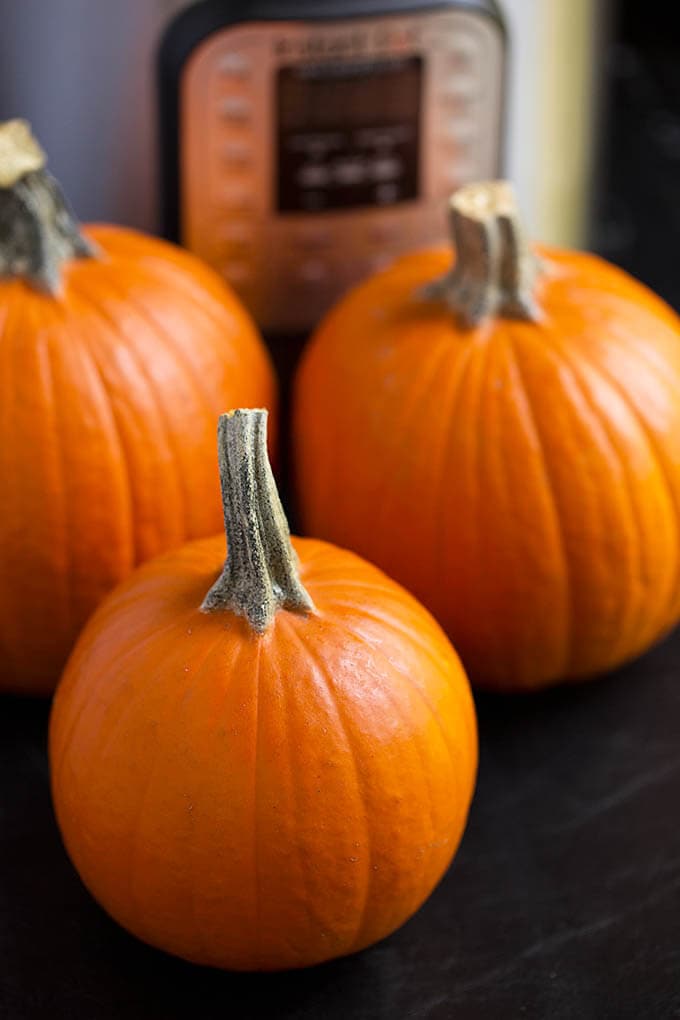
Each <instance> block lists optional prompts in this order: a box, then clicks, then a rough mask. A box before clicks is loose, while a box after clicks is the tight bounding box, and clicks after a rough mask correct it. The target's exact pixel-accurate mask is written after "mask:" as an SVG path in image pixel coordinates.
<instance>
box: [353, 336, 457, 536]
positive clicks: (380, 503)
mask: <svg viewBox="0 0 680 1020" xmlns="http://www.w3.org/2000/svg"><path fill="white" fill-rule="evenodd" d="M449 351H450V341H449V338H448V337H444V338H443V339H442V340H441V341H440V342H439V343H437V344H435V345H434V348H433V350H432V351H430V352H429V356H428V357H427V358H426V359H425V361H424V362H421V363H420V364H419V365H418V367H417V369H416V372H415V373H414V374H416V375H417V376H418V377H419V379H418V383H417V384H414V386H413V390H412V393H411V394H410V400H409V402H408V403H407V404H406V406H405V407H403V408H402V413H401V414H400V415H399V418H398V419H397V420H396V421H395V422H394V425H393V427H392V429H391V433H392V444H391V451H390V455H388V456H385V457H384V458H383V463H382V468H383V470H382V471H380V472H378V471H376V476H377V482H376V484H375V488H374V495H373V504H372V505H373V507H374V513H375V516H374V519H373V521H372V522H371V527H372V528H373V529H374V531H375V534H377V535H380V534H381V531H382V528H383V527H384V519H385V515H386V514H388V513H390V512H391V507H390V504H389V500H385V499H382V498H381V494H382V492H383V491H384V490H385V488H386V482H388V481H389V479H390V478H391V477H392V476H393V475H395V473H396V472H395V468H396V466H397V465H398V463H399V461H400V459H401V455H402V452H403V437H404V436H408V433H409V431H410V423H411V421H413V420H415V419H417V418H418V416H419V414H420V413H421V412H422V409H423V407H424V406H425V405H426V403H427V402H428V400H429V399H430V389H431V385H432V383H433V381H434V380H435V379H436V378H437V375H438V372H439V369H440V367H441V364H442V363H443V362H444V360H445V358H446V356H448V355H449ZM340 448H341V447H340V446H339V445H338V446H336V449H337V450H339V449H340ZM376 467H377V465H376ZM387 487H389V486H387ZM366 504H367V505H371V501H370V500H368V499H367V500H366Z"/></svg>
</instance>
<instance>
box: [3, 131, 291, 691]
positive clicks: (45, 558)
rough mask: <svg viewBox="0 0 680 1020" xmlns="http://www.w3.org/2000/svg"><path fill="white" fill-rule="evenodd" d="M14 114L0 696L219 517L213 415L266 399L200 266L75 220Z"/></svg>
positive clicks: (7, 242)
mask: <svg viewBox="0 0 680 1020" xmlns="http://www.w3.org/2000/svg"><path fill="white" fill-rule="evenodd" d="M44 167H45V157H44V154H43V153H42V151H41V150H40V148H39V147H38V145H37V143H36V142H35V141H34V140H33V139H32V137H31V135H30V131H29V129H28V127H27V125H26V124H24V123H23V122H21V121H11V122H8V123H6V124H4V125H0V479H1V480H2V494H1V496H0V663H1V664H0V689H3V688H4V689H6V690H7V689H10V690H15V691H20V692H24V693H38V692H44V693H46V692H49V691H50V690H52V689H53V687H54V685H55V684H56V681H57V679H58V676H59V674H60V672H61V670H62V668H63V665H64V662H65V661H66V658H67V656H68V653H69V651H70V649H71V647H72V645H73V642H74V640H75V638H76V636H77V634H78V632H79V630H80V628H81V627H82V625H83V623H84V622H85V620H86V619H87V617H88V616H89V615H90V613H91V612H92V610H93V609H94V608H95V606H96V605H97V604H98V603H99V602H100V600H101V598H102V597H103V596H104V595H105V594H106V592H108V591H109V590H110V589H111V588H112V587H113V586H114V585H115V584H116V583H117V582H118V581H119V580H121V578H123V577H125V576H126V575H127V574H128V573H129V572H130V571H131V570H132V569H133V567H134V566H135V565H136V564H138V563H140V562H141V561H143V560H146V559H148V558H149V557H151V556H154V555H156V554H157V553H160V552H162V551H164V550H166V549H168V548H170V547H172V546H177V545H181V544H182V543H183V542H185V541H186V540H187V539H191V538H198V537H201V536H204V535H210V534H214V533H215V532H216V531H217V530H218V529H219V526H220V516H221V511H220V500H219V489H218V486H217V483H216V471H215V449H214V435H213V433H214V421H215V417H216V416H217V415H218V414H219V413H220V412H222V411H224V410H226V409H228V408H229V407H233V406H234V404H235V403H242V402H247V403H257V404H264V405H266V406H268V407H271V408H274V407H275V404H276V390H275V382H274V377H273V372H272V369H271V366H270V363H269V359H268V356H267V353H266V351H265V349H264V346H263V344H262V342H261V340H260V338H259V336H258V334H257V332H256V329H255V327H254V325H253V323H252V321H251V320H250V318H249V316H248V315H247V313H246V312H245V310H244V309H243V308H242V306H241V305H240V303H239V302H238V300H237V299H236V297H235V296H234V295H233V294H232V293H231V291H229V290H228V289H227V288H226V287H225V286H224V285H223V283H222V282H221V281H220V280H219V279H218V277H217V276H216V275H214V274H213V272H212V271H211V270H209V269H208V268H206V267H205V266H203V265H202V264H201V263H200V262H198V261H197V260H196V259H195V258H194V257H192V256H190V255H188V254H187V253H186V252H183V251H181V250H180V249H179V248H175V247H173V246H171V245H169V244H166V243H164V242H161V241H158V240H155V239H152V238H150V237H146V236H144V235H142V234H139V233H135V232H133V231H131V230H124V229H122V228H119V227H111V226H106V227H105V226H98V227H91V228H87V229H86V230H84V231H83V232H82V233H80V231H79V230H78V228H77V226H76V224H75V222H74V221H73V219H72V217H71V215H70V214H69V212H68V210H67V208H66V206H65V204H64V200H63V197H62V196H61V193H60V191H59V188H58V186H57V185H56V183H55V181H54V180H53V179H52V178H51V177H50V176H49V175H48V174H47V172H46V171H45V168H44Z"/></svg>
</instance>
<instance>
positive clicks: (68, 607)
mask: <svg viewBox="0 0 680 1020" xmlns="http://www.w3.org/2000/svg"><path fill="white" fill-rule="evenodd" d="M27 311H28V314H29V315H32V313H33V306H32V305H27ZM54 354H55V352H54V349H53V343H52V342H51V337H50V336H49V334H47V335H46V336H45V337H44V341H43V343H41V344H40V345H39V346H37V348H36V355H37V357H38V360H39V361H40V363H41V366H42V368H43V371H42V372H41V373H40V377H41V381H42V382H43V383H44V384H45V392H46V396H47V397H48V399H47V400H46V401H45V403H44V405H43V407H44V408H45V407H49V409H50V410H49V412H48V413H49V417H50V419H51V421H52V425H53V435H54V453H55V455H56V456H55V462H56V474H57V476H58V478H59V480H60V482H61V483H62V484H61V485H59V486H57V488H58V489H59V497H58V501H59V504H60V506H61V514H60V517H61V530H62V534H63V539H64V540H63V542H61V543H60V545H61V547H62V549H63V556H64V561H63V567H62V569H61V570H59V571H58V574H59V575H60V578H61V581H62V599H63V602H62V608H63V612H64V617H63V627H64V630H65V631H68V630H70V629H71V628H70V625H71V623H72V621H73V616H74V612H73V589H72V584H71V580H70V578H71V564H72V553H71V534H70V528H69V513H68V500H67V495H66V486H65V484H64V482H65V479H66V478H67V472H66V464H65V458H64V448H63V426H60V413H59V410H60V407H61V401H60V400H59V399H58V397H57V388H56V383H55V373H54Z"/></svg>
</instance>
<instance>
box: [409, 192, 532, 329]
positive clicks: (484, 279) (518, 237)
mask: <svg viewBox="0 0 680 1020" xmlns="http://www.w3.org/2000/svg"><path fill="white" fill-rule="evenodd" d="M449 210H450V221H451V234H452V238H453V245H454V248H455V251H456V261H455V263H454V266H453V268H452V270H451V271H450V272H449V273H447V275H446V276H445V277H443V278H442V279H441V280H437V281H435V282H434V283H433V284H431V285H430V286H429V287H428V288H427V289H426V292H425V297H426V298H428V299H433V300H438V301H443V302H444V303H445V304H446V305H448V307H449V308H450V309H451V311H452V312H454V314H455V315H456V316H457V317H458V319H459V321H460V323H461V324H462V325H463V326H468V327H472V326H477V325H479V324H480V323H481V322H482V321H483V320H484V319H486V318H489V317H490V316H493V315H497V316H502V317H504V318H511V319H525V320H531V321H536V320H537V319H538V318H539V317H540V312H539V309H538V307H537V305H536V303H535V300H534V287H535V283H536V278H537V276H538V272H539V265H538V260H537V259H536V257H535V255H534V254H533V252H532V251H531V249H530V248H529V245H528V244H527V241H526V238H525V237H524V231H523V230H522V226H521V223H520V220H519V213H518V209H517V201H516V198H515V195H514V192H513V189H512V186H511V185H510V184H509V183H508V182H507V181H486V182H482V183H479V184H469V185H467V186H466V187H464V188H461V189H460V190H459V191H457V192H456V193H455V194H454V195H453V196H452V198H451V201H450V206H449Z"/></svg>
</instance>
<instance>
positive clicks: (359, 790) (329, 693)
mask: <svg viewBox="0 0 680 1020" xmlns="http://www.w3.org/2000/svg"><path fill="white" fill-rule="evenodd" d="M286 626H287V629H288V634H289V635H290V636H292V638H293V640H294V641H295V642H296V643H297V644H298V645H299V647H300V648H301V649H302V651H303V653H304V655H305V656H306V657H307V658H308V659H309V661H310V662H311V663H312V665H313V667H314V673H315V674H316V676H317V678H320V679H321V686H322V688H323V689H324V690H325V692H326V699H327V701H328V702H329V703H330V705H331V708H332V709H333V711H334V713H335V717H336V720H337V722H338V725H339V728H340V731H341V733H342V735H343V738H344V741H345V744H346V747H347V750H348V751H349V757H350V758H351V760H352V763H353V771H354V777H355V783H356V796H357V801H358V802H359V803H360V805H361V808H362V812H363V822H362V830H363V838H364V846H365V848H366V866H365V868H364V882H363V889H362V894H361V896H362V904H361V908H360V909H359V911H358V917H359V920H358V922H357V925H356V930H355V932H354V933H353V934H352V938H351V939H350V940H349V942H348V944H347V946H346V947H345V948H344V949H343V952H344V953H347V952H351V947H352V946H354V945H355V944H356V943H357V939H358V937H359V935H360V934H361V929H362V927H363V925H364V922H365V919H366V910H367V907H368V901H369V894H370V891H371V884H372V882H371V876H372V864H371V861H372V854H373V850H372V846H371V838H370V828H369V824H368V811H367V807H366V789H365V784H364V781H363V778H362V775H361V768H360V765H359V757H358V754H357V750H356V747H355V745H354V741H353V739H352V738H351V737H350V734H349V730H350V727H349V724H348V723H347V720H346V718H345V714H344V711H343V710H342V709H341V708H340V700H339V698H338V696H337V693H336V691H335V688H334V686H333V678H332V677H331V675H330V673H329V672H328V669H327V667H326V663H325V661H324V660H323V657H322V656H320V655H318V653H317V650H316V648H315V647H314V646H313V644H312V642H311V641H308V642H306V643H304V642H302V641H301V640H300V637H299V636H298V634H297V631H296V628H295V626H294V625H293V624H292V623H291V622H287V624H286ZM317 690H318V688H317ZM348 947H349V948H348Z"/></svg>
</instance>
